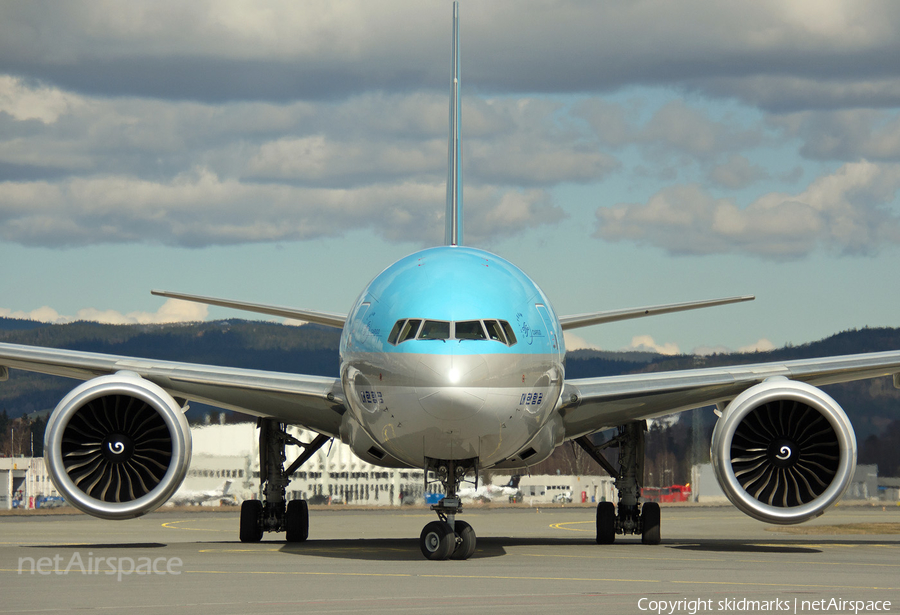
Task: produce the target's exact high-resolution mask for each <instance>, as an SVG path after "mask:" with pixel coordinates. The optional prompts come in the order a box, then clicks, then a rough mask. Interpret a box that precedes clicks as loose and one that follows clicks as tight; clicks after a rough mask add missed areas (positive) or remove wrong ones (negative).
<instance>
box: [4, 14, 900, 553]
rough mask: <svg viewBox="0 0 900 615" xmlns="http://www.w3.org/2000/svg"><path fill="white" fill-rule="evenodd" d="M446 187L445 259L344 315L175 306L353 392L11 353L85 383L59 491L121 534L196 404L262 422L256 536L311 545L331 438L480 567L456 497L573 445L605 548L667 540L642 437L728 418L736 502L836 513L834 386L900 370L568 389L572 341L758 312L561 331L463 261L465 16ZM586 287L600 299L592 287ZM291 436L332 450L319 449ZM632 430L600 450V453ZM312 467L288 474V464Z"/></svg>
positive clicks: (34, 367) (32, 351) (430, 542)
mask: <svg viewBox="0 0 900 615" xmlns="http://www.w3.org/2000/svg"><path fill="white" fill-rule="evenodd" d="M453 12H454V21H453V24H454V25H453V38H452V40H453V43H452V64H453V82H452V89H451V107H450V108H451V113H450V128H451V130H450V148H449V162H450V165H449V175H448V190H447V196H448V198H447V216H446V233H445V244H446V245H444V246H440V247H435V248H431V249H428V250H423V251H421V252H417V253H415V254H412V255H410V256H408V257H406V258H403V259H401V260H399V261H398V262H396V263H394V264H393V265H391V266H390V267H388V268H387V269H385V270H384V271H383V272H382V273H380V274H379V275H378V276H376V277H375V279H374V280H372V282H371V283H370V284H368V285H367V286H366V287H365V288H364V289H363V291H362V293H360V295H359V298H358V299H357V300H356V302H355V303H354V304H353V306H352V307H351V309H350V312H349V314H347V315H344V314H332V313H324V312H316V311H311V310H301V309H292V308H281V307H273V306H266V305H261V304H257V303H246V302H236V301H228V300H222V299H213V298H205V297H196V296H191V295H183V294H177V293H166V292H159V293H156V294H159V295H161V296H166V297H174V298H179V299H186V300H190V301H199V302H202V303H208V304H212V305H221V306H227V307H233V308H238V309H244V310H250V311H255V312H259V313H263V314H270V315H275V316H283V317H287V318H296V319H302V320H306V321H310V322H314V323H319V324H323V325H328V326H332V327H338V328H341V329H342V330H343V331H342V335H341V343H340V358H341V365H340V377H339V378H326V377H317V376H306V375H299V374H290V373H281V372H266V371H258V370H247V369H236V368H229V367H216V366H210V365H198V364H191V363H183V362H173V361H159V360H156V359H141V358H133V357H124V356H111V355H101V354H94V353H88V352H77V351H71V350H58V349H49V348H38V347H30V346H21V345H12V344H0V366H2V367H0V378H5V377H6V376H8V368H15V369H23V370H31V371H37V372H43V373H48V374H56V375H59V376H66V377H70V378H79V379H82V380H85V381H86V382H84V383H83V384H81V385H80V386H78V387H76V388H75V389H74V390H73V391H72V392H71V393H69V394H68V395H67V396H66V397H65V398H64V399H63V400H62V401H61V402H60V403H59V405H58V406H57V407H56V409H55V410H54V412H53V414H52V415H51V417H50V419H49V420H48V424H47V430H46V440H45V449H44V450H45V451H46V452H45V456H46V460H47V463H48V468H49V471H50V473H51V477H52V480H53V482H54V484H55V485H56V487H57V489H58V491H59V492H60V493H61V494H62V495H63V496H64V497H65V498H66V500H67V501H69V502H70V503H71V504H72V505H73V506H77V507H78V508H80V509H81V510H83V511H85V512H87V513H90V514H92V515H96V516H98V517H103V518H107V519H125V518H129V517H135V516H138V515H142V514H144V513H146V512H148V511H151V510H153V509H155V508H157V507H158V506H160V505H161V504H163V503H164V502H165V501H166V500H168V499H169V498H170V497H171V495H172V494H173V493H175V491H176V490H177V489H178V487H179V485H180V484H181V482H182V480H183V479H184V476H185V472H186V471H187V468H188V465H189V463H190V458H191V434H190V430H189V428H188V424H187V421H186V420H185V417H184V412H183V408H184V407H185V405H186V404H187V402H188V401H189V400H195V401H198V402H203V403H207V404H212V405H215V406H219V407H221V408H226V409H234V410H239V411H241V412H244V413H247V414H251V415H255V416H258V417H260V419H261V420H260V448H259V453H260V466H259V467H260V484H261V493H260V499H259V500H247V501H244V503H243V504H242V507H241V521H240V537H241V540H243V541H247V542H253V541H258V540H260V539H261V538H262V536H263V533H264V532H285V533H286V538H287V540H288V541H290V542H301V541H304V540H306V539H307V536H308V531H309V516H308V508H307V505H306V502H304V501H301V500H293V501H291V502H289V503H287V504H286V502H285V488H286V486H287V483H288V481H289V478H290V476H291V474H292V473H293V472H294V471H295V470H297V469H298V468H299V467H300V466H301V465H302V464H303V463H305V462H306V461H307V460H308V459H310V457H311V456H312V455H313V454H314V453H315V451H316V450H317V449H318V448H319V447H321V446H322V445H323V444H324V443H325V442H327V441H329V440H330V439H331V438H341V440H342V441H344V442H346V443H348V444H349V445H350V446H351V447H352V448H353V450H354V451H355V452H356V454H357V455H359V456H360V457H361V458H362V459H364V460H365V461H368V462H370V463H373V464H379V465H382V466H386V467H416V468H423V469H426V470H427V474H426V476H428V477H429V478H430V480H434V481H438V482H440V484H441V485H442V486H443V488H444V490H445V492H446V497H445V498H444V499H443V500H441V502H439V503H438V504H436V505H434V506H433V507H432V508H433V509H434V511H435V512H436V513H437V515H438V518H439V519H438V520H436V521H433V522H431V523H429V524H427V525H426V526H425V528H424V529H423V530H422V532H421V534H420V546H421V549H422V553H423V555H424V556H425V557H427V558H429V559H436V560H439V559H447V558H453V559H466V558H468V557H469V556H471V555H472V553H473V552H474V551H475V548H476V539H475V532H474V530H473V529H472V527H471V526H470V525H469V524H468V523H466V522H464V521H462V520H460V519H457V515H459V514H460V513H461V512H462V503H461V500H460V497H459V495H460V489H459V487H460V483H461V481H463V479H464V478H465V477H466V476H467V475H472V474H473V473H475V472H477V471H478V470H480V469H487V468H496V469H503V470H505V469H516V468H524V467H527V466H530V465H533V464H535V463H537V462H539V461H541V460H543V459H546V458H547V457H548V456H549V455H550V454H551V453H552V452H553V450H554V448H556V447H557V446H558V445H560V444H561V443H563V442H564V441H567V440H574V441H575V442H576V443H578V444H579V445H580V446H582V447H583V448H584V449H585V450H586V451H587V452H588V453H589V454H590V455H591V456H592V457H593V458H594V459H595V460H596V461H597V462H598V463H599V464H600V465H601V466H602V467H603V468H604V469H606V471H608V472H609V473H610V474H611V475H612V476H613V477H615V484H616V488H617V489H618V494H619V498H618V506H615V505H613V504H612V503H611V502H601V503H600V504H598V506H597V511H596V524H597V542H599V543H611V542H613V540H614V539H615V537H616V535H617V534H625V535H628V534H639V535H641V538H642V542H644V543H649V544H656V543H659V541H660V511H659V505H658V504H656V503H652V502H651V503H644V504H643V505H642V503H641V497H640V489H641V482H642V479H643V463H644V430H645V425H646V419H650V418H656V417H660V416H664V415H667V414H671V413H674V412H680V411H683V410H688V409H691V408H698V407H702V406H708V405H711V404H716V405H717V406H718V409H719V413H720V415H721V418H720V419H719V420H718V422H717V425H716V428H715V431H714V433H713V438H712V449H711V455H712V461H713V465H714V468H715V472H716V476H717V477H718V480H719V482H720V484H721V485H722V488H723V490H724V492H725V493H726V495H727V496H728V498H729V499H730V500H731V501H732V502H733V503H734V504H735V505H736V506H737V507H738V508H739V509H740V510H742V511H743V512H745V513H747V514H748V515H750V516H752V517H754V518H756V519H759V520H762V521H767V522H770V523H799V522H802V521H806V520H808V519H811V518H813V517H815V516H817V515H819V514H821V513H822V512H823V511H824V510H825V509H827V508H828V507H829V506H831V505H832V504H834V502H836V501H837V499H838V498H839V497H840V496H841V494H842V493H843V492H844V490H845V489H846V487H847V486H848V484H849V482H850V480H851V478H852V476H853V471H854V468H855V465H856V439H855V436H854V433H853V428H852V427H851V425H850V421H849V420H848V419H847V417H846V415H845V414H844V412H843V410H842V409H841V408H840V406H838V404H837V403H836V402H835V401H834V400H833V399H831V398H830V397H829V396H828V395H827V394H825V393H824V392H823V391H821V390H820V389H818V388H817V386H819V385H825V384H832V383H836V382H845V381H850V380H856V379H863V378H875V377H879V376H891V375H893V376H894V383H895V385H897V384H900V378H898V374H900V352H886V353H878V354H861V355H854V356H841V357H827V358H821V359H811V360H801V361H788V362H776V363H762V364H756V365H740V366H734V367H719V368H709V369H694V370H686V371H677V372H665V373H652V374H636V375H624V376H612V377H598V378H579V379H574V380H572V379H567V378H566V375H565V362H564V358H565V347H564V343H563V331H564V330H568V329H574V328H576V327H585V326H589V325H596V324H601V323H606V322H612V321H618V320H623V319H628V318H637V317H643V316H651V315H657V314H666V313H671V312H678V311H681V310H689V309H695V308H702V307H710V306H714V305H723V304H727V303H733V302H738V301H745V300H748V299H751V298H752V297H735V298H731V299H722V300H714V301H701V302H694V303H682V304H673V305H663V306H656V307H646V308H638V309H626V310H612V311H605V312H594V313H587V314H579V315H573V316H561V317H560V316H557V314H556V312H555V311H554V310H553V307H552V306H551V304H550V301H549V300H548V298H547V297H546V296H545V295H544V293H543V292H542V291H541V289H540V288H538V287H537V285H536V284H535V283H534V282H533V281H532V280H531V279H530V278H529V277H528V276H526V275H525V274H524V273H523V272H522V271H521V270H519V269H518V268H516V267H515V266H514V265H512V264H511V263H509V262H508V261H506V260H504V259H503V258H501V257H499V256H496V255H494V254H491V253H489V252H485V251H483V250H479V249H475V248H471V247H464V246H463V216H462V206H463V199H462V174H461V166H460V162H461V155H460V90H459V47H458V40H459V36H458V8H457V6H456V4H454V8H453ZM586 283H587V281H586ZM286 424H295V425H300V426H302V427H304V428H306V429H310V430H313V431H315V432H317V433H318V434H320V435H318V436H317V437H315V438H313V439H312V440H311V441H310V442H301V441H298V440H297V439H295V438H294V437H292V436H290V435H289V434H288V433H287V432H286V430H285V425H286ZM609 428H617V429H618V435H617V436H616V437H614V438H612V439H611V440H609V441H608V442H606V443H605V444H604V445H603V446H604V447H605V446H616V447H618V449H619V450H618V461H617V463H616V464H611V463H610V462H608V461H607V460H606V459H605V458H604V457H603V455H601V454H600V447H598V446H595V444H594V443H593V441H592V439H591V437H590V436H591V434H593V433H595V432H598V431H601V430H605V429H609ZM287 446H298V447H300V448H301V449H302V453H301V454H300V455H299V456H298V457H297V458H296V459H295V460H294V461H292V462H291V463H290V464H288V465H287V467H285V460H286V457H285V448H286V447H287Z"/></svg>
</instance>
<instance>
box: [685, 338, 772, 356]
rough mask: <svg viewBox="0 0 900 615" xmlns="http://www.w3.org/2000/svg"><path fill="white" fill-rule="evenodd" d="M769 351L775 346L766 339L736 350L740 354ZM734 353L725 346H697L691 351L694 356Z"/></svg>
mask: <svg viewBox="0 0 900 615" xmlns="http://www.w3.org/2000/svg"><path fill="white" fill-rule="evenodd" d="M769 350H775V344H773V343H772V342H770V341H769V340H767V339H766V338H760V339H759V340H758V341H756V342H754V343H752V344H747V345H746V346H741V347H740V348H738V349H737V352H742V353H750V352H768V351H769ZM733 352H735V351H734V350H733V349H731V348H728V347H727V346H698V347H697V348H694V349H693V350H691V354H695V355H701V356H706V355H712V354H731V353H733Z"/></svg>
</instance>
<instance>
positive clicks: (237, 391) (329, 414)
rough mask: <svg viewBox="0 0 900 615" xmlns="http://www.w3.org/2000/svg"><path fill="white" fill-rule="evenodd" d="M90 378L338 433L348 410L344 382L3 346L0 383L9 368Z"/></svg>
mask: <svg viewBox="0 0 900 615" xmlns="http://www.w3.org/2000/svg"><path fill="white" fill-rule="evenodd" d="M9 368H13V369H21V370H25V371H30V372H39V373H43V374H51V375H54V376H64V377H67V378H75V379H78V380H89V379H91V378H94V377H96V376H102V375H105V374H113V373H115V372H119V371H129V372H134V373H137V374H138V375H140V376H142V377H143V378H146V379H147V380H149V381H151V382H154V383H155V384H157V385H159V386H161V387H162V388H163V389H165V390H166V391H168V392H169V394H170V395H172V397H174V398H176V399H179V398H181V399H187V400H191V401H195V402H200V403H205V404H210V405H213V406H216V407H219V408H225V409H228V410H237V411H239V412H244V413H246V414H250V415H254V416H263V417H269V418H275V419H278V420H279V421H283V422H285V423H291V424H296V425H302V426H304V427H307V428H309V429H312V430H314V431H317V432H319V433H323V434H326V435H330V436H336V435H338V431H339V430H340V425H341V416H342V414H343V412H344V404H343V391H342V389H341V381H340V379H339V378H327V377H323V376H304V375H299V374H287V373H281V372H267V371H261V370H253V369H239V368H234V367H219V366H212V365H199V364H195V363H179V362H174V361H159V360H156V359H139V358H134V357H124V356H117V355H107V354H98V353H93V352H81V351H76V350H60V349H56V348H42V347H36V346H22V345H18V344H0V380H5V379H6V376H8V369H9Z"/></svg>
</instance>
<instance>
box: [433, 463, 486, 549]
mask: <svg viewBox="0 0 900 615" xmlns="http://www.w3.org/2000/svg"><path fill="white" fill-rule="evenodd" d="M475 461H476V460H475V459H464V460H456V461H446V460H439V459H429V460H428V462H429V464H428V468H427V469H426V472H425V477H426V478H425V482H426V487H427V483H428V470H432V471H433V472H434V473H435V475H436V476H437V480H438V481H440V482H441V484H442V485H443V487H444V492H445V493H446V494H447V495H446V496H445V497H444V499H443V500H441V501H440V502H439V503H437V504H434V505H433V506H432V507H431V510H433V511H435V512H436V513H437V515H438V517H439V519H440V520H439V521H432V522H431V523H429V524H428V525H426V526H425V527H424V528H423V529H422V533H421V534H420V535H419V547H420V548H421V549H422V555H424V556H425V557H426V558H427V559H431V560H442V559H469V558H470V557H472V554H473V553H475V530H473V529H472V526H471V525H469V524H468V523H466V522H465V521H457V520H456V515H458V514H459V513H461V512H462V501H461V500H460V499H459V497H458V496H457V495H456V494H457V492H458V491H459V484H460V482H462V480H463V478H464V477H465V475H466V474H467V473H468V472H469V471H470V470H473V471H474V470H475V469H476V464H475Z"/></svg>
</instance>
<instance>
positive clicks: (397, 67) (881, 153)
mask: <svg viewBox="0 0 900 615" xmlns="http://www.w3.org/2000/svg"><path fill="white" fill-rule="evenodd" d="M451 15H452V8H451V3H450V2H449V1H443V0H442V1H435V2H422V1H419V0H416V1H399V0H386V1H384V2H377V3H376V2H366V1H359V2H350V1H341V0H338V1H334V0H328V1H310V2H302V3H298V2H294V1H285V2H274V1H273V2H235V1H226V0H217V1H215V2H213V1H209V2H200V1H198V2H190V3H184V2H175V1H167V0H163V1H159V0H156V1H153V2H139V1H136V2H129V3H119V2H111V1H110V2H103V1H88V2H80V1H77V0H71V1H69V2H65V3H58V2H39V1H35V2H21V3H20V2H4V3H0V262H2V263H3V267H2V276H0V316H13V317H22V318H34V319H38V320H43V321H48V322H66V321H71V320H74V319H89V320H98V321H101V322H113V323H126V322H172V321H191V320H202V319H216V318H229V317H235V316H240V317H250V318H253V317H254V316H247V315H246V314H241V313H237V312H233V311H228V310H224V309H221V308H209V309H207V308H206V307H204V306H197V305H192V304H186V303H183V302H175V301H166V300H165V299H162V298H158V297H153V296H151V295H150V292H149V291H150V290H151V289H164V290H172V291H179V292H187V293H194V294H201V295H208V296H220V297H227V298H233V299H239V300H245V301H254V302H259V303H270V304H275V305H287V306H295V307H300V308H306V309H312V310H321V311H329V312H339V313H346V312H347V311H348V310H349V308H350V306H351V305H352V303H353V301H354V300H355V299H356V297H357V295H358V294H359V293H360V292H361V290H362V289H363V288H364V286H365V284H366V283H367V282H368V281H369V280H371V279H372V278H373V277H374V276H375V275H377V274H378V273H379V272H380V271H381V270H383V269H384V268H386V267H387V266H389V265H390V264H391V263H392V262H394V261H395V260H397V259H399V258H401V257H403V256H405V255H406V254H408V253H410V252H413V251H416V250H419V249H422V248H426V247H429V246H432V245H438V244H440V243H441V241H442V239H443V215H444V206H445V194H446V168H447V135H448V116H449V91H450V42H451V41H450V38H451ZM460 22H461V23H460V38H461V52H460V55H461V61H460V65H461V70H462V95H463V117H462V133H463V177H464V186H465V187H464V192H463V197H464V202H465V208H466V218H465V223H466V226H465V231H464V232H465V243H466V244H468V245H472V246H475V247H479V248H484V249H486V250H489V251H492V252H494V253H496V254H498V255H500V256H502V257H504V258H507V259H508V260H510V261H512V262H513V263H515V264H517V265H518V266H519V267H521V268H522V269H523V270H524V271H525V272H526V273H527V274H528V275H530V276H531V277H532V279H534V280H535V281H536V282H537V283H538V284H539V285H540V286H541V287H542V288H543V290H544V291H545V293H546V294H547V295H548V296H549V298H550V300H551V302H552V304H553V306H554V308H555V310H556V311H557V313H558V314H560V315H565V314H576V313H584V312H592V311H599V310H605V309H619V308H627V307H638V306H646V305H656V304H665V303H674V302H681V301H692V300H703V299H712V298H717V297H725V296H733V295H745V294H753V295H756V297H757V298H756V301H753V302H749V303H742V304H739V305H732V306H724V307H718V308H712V309H709V310H701V311H697V312H691V313H683V314H675V315H667V316H660V317H656V318H647V319H640V320H632V321H625V322H620V323H614V324H608V325H601V326H595V327H590V328H583V329H578V330H574V331H571V333H573V334H574V336H567V338H568V346H569V347H570V348H576V347H582V346H588V347H596V348H602V349H604V350H619V349H626V348H628V349H630V348H640V349H654V350H658V351H661V352H666V353H679V352H682V353H687V352H706V353H709V352H716V351H725V350H744V351H746V350H753V349H768V348H772V347H780V346H783V345H785V344H789V343H790V344H795V345H797V344H802V343H805V342H810V341H814V340H817V339H820V338H823V337H826V336H828V335H831V334H833V333H836V332H839V331H843V330H847V329H852V328H862V327H866V326H900V313H898V310H897V309H896V306H897V305H898V304H900V290H898V289H900V284H898V283H897V282H896V278H897V275H898V272H900V208H898V199H897V192H898V188H900V113H898V111H900V4H898V3H896V2H890V1H886V2H867V1H859V0H852V1H846V2H844V1H835V0H808V1H807V0H794V1H791V0H788V1H785V0H777V1H759V2H743V3H724V2H718V1H712V0H711V1H699V0H686V1H684V2H678V3H673V2H669V1H668V0H645V1H644V0H641V1H635V2H599V1H598V2H582V1H576V0H547V1H545V2H527V1H519V0H517V1H515V2H512V1H508V0H507V1H504V0H497V1H494V2H489V3H486V2H471V1H466V0H463V1H462V2H461V6H460Z"/></svg>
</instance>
